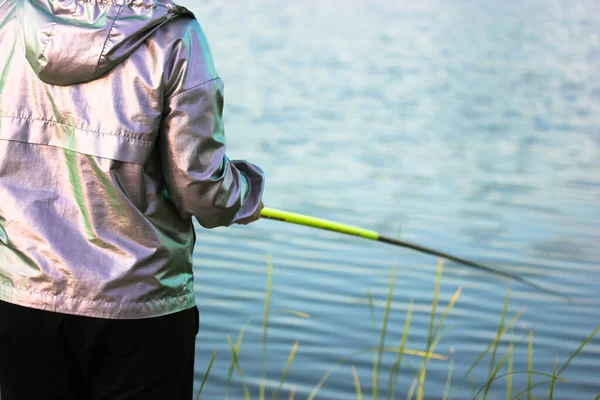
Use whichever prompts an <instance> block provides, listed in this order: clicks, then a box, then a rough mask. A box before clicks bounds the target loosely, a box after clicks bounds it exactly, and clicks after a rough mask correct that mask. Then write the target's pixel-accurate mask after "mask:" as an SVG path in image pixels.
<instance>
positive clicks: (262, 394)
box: [260, 255, 273, 400]
mask: <svg viewBox="0 0 600 400" xmlns="http://www.w3.org/2000/svg"><path fill="white" fill-rule="evenodd" d="M267 271H268V272H267V296H266V299H265V316H264V318H263V337H262V373H261V378H260V400H265V382H266V375H267V332H268V330H269V310H270V307H271V291H272V289H273V258H272V257H271V255H269V265H268V270H267Z"/></svg>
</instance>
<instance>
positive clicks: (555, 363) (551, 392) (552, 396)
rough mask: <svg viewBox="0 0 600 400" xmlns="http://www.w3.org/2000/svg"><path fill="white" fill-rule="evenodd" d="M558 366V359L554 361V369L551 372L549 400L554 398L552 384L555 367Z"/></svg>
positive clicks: (554, 376)
mask: <svg viewBox="0 0 600 400" xmlns="http://www.w3.org/2000/svg"><path fill="white" fill-rule="evenodd" d="M557 365H558V357H557V358H556V361H554V369H553V370H552V383H550V396H549V400H552V399H553V398H554V383H555V382H556V366H557Z"/></svg>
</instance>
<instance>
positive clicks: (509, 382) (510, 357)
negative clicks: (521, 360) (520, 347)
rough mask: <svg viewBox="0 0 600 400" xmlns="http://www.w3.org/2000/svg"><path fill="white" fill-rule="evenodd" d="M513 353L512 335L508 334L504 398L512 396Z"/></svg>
mask: <svg viewBox="0 0 600 400" xmlns="http://www.w3.org/2000/svg"><path fill="white" fill-rule="evenodd" d="M514 354H515V345H514V343H513V335H512V334H511V335H510V344H509V345H508V373H509V375H508V377H507V378H506V400H511V398H512V371H513V358H514Z"/></svg>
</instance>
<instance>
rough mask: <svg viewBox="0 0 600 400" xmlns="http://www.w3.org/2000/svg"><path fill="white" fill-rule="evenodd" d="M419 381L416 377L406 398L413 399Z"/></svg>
mask: <svg viewBox="0 0 600 400" xmlns="http://www.w3.org/2000/svg"><path fill="white" fill-rule="evenodd" d="M418 383H419V378H418V377H416V378H415V379H414V380H413V381H412V383H411V384H410V389H409V390H408V394H407V395H406V400H412V397H413V394H415V389H416V388H417V384H418Z"/></svg>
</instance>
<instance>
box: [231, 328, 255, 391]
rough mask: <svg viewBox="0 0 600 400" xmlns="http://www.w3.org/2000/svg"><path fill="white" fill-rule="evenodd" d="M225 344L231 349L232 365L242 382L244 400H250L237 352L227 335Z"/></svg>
mask: <svg viewBox="0 0 600 400" xmlns="http://www.w3.org/2000/svg"><path fill="white" fill-rule="evenodd" d="M227 342H229V348H230V349H231V354H232V355H233V358H234V360H235V361H234V364H235V367H236V370H237V373H238V375H239V376H240V379H241V380H242V386H243V387H244V396H245V399H246V400H250V392H249V391H248V386H247V385H246V380H245V378H244V373H243V372H242V367H241V366H240V363H239V360H238V352H237V351H236V349H235V347H234V346H233V342H232V341H231V337H230V336H229V335H227Z"/></svg>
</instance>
